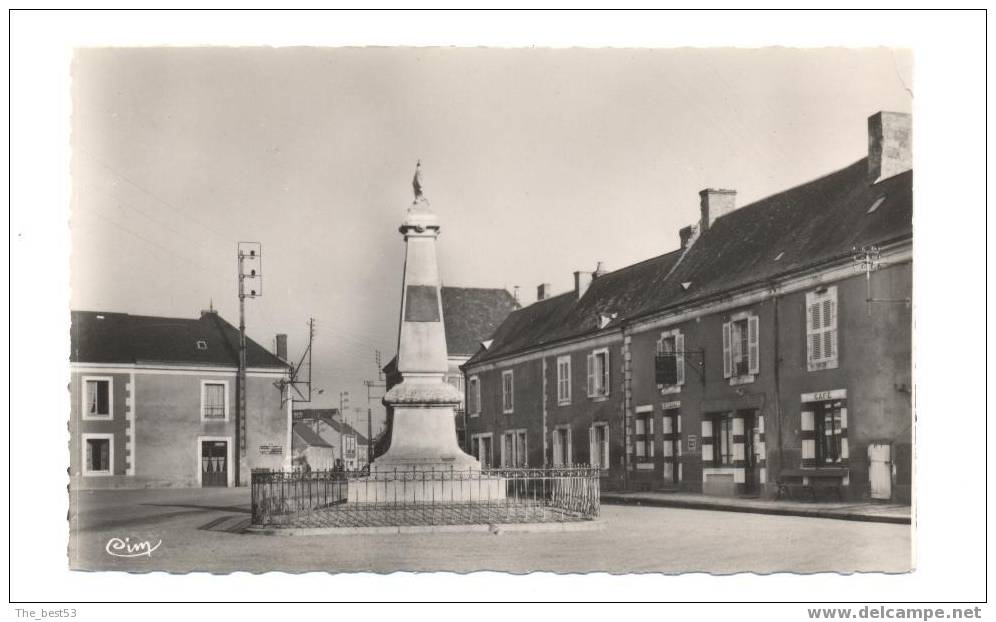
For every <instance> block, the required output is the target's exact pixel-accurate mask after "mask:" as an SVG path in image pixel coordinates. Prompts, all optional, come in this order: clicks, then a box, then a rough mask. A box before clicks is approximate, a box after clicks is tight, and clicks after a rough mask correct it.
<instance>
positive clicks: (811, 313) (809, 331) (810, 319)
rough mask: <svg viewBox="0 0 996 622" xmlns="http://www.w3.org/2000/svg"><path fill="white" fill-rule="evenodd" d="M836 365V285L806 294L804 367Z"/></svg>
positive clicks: (811, 369)
mask: <svg viewBox="0 0 996 622" xmlns="http://www.w3.org/2000/svg"><path fill="white" fill-rule="evenodd" d="M835 367H837V287H836V286H834V287H828V288H826V289H824V290H821V291H816V292H809V293H808V294H806V368H807V369H808V370H809V371H816V370H820V369H833V368H835Z"/></svg>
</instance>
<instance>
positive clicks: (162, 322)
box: [69, 311, 288, 368]
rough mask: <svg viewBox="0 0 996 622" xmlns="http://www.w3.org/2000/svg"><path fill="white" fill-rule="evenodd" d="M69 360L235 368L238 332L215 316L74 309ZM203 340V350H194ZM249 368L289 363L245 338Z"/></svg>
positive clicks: (236, 365)
mask: <svg viewBox="0 0 996 622" xmlns="http://www.w3.org/2000/svg"><path fill="white" fill-rule="evenodd" d="M71 319H72V325H71V327H70V356H69V358H70V360H71V361H73V362H81V363H120V364H129V365H130V364H136V363H161V364H173V365H177V364H182V365H199V366H219V367H238V365H239V331H238V329H237V328H235V327H234V326H232V325H231V324H229V323H228V322H226V321H225V320H224V319H223V318H222V317H221V316H220V315H218V314H217V313H213V312H204V313H202V314H201V317H199V318H194V319H190V318H170V317H155V316H147V315H131V314H128V313H109V312H105V311H73V312H72V313H71ZM199 341H200V342H203V345H204V346H205V347H204V349H200V348H198V342H199ZM246 364H247V366H248V367H250V368H253V367H255V368H259V367H263V368H267V367H272V368H287V367H288V364H287V363H286V362H284V361H282V360H280V359H279V358H277V356H276V355H275V354H273V353H271V352H269V351H268V350H267V349H266V348H264V347H263V346H261V345H259V344H258V343H256V342H255V341H253V340H252V339H249V338H246Z"/></svg>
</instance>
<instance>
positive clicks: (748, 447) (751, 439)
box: [738, 410, 761, 495]
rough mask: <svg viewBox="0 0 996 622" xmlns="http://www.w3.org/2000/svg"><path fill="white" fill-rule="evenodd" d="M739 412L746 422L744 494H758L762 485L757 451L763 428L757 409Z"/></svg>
mask: <svg viewBox="0 0 996 622" xmlns="http://www.w3.org/2000/svg"><path fill="white" fill-rule="evenodd" d="M738 414H739V416H740V417H741V418H743V422H744V494H747V495H756V494H758V491H759V490H760V487H761V479H760V478H761V472H760V469H759V468H758V462H759V460H758V458H759V456H758V453H757V452H758V449H759V448H760V442H759V440H760V438H761V429H760V426H759V425H758V421H757V413H756V412H755V411H753V410H742V411H740V412H739V413H738Z"/></svg>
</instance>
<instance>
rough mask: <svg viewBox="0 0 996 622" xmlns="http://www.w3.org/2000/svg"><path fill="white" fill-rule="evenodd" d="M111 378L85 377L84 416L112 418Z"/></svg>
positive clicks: (86, 417) (88, 417) (89, 417)
mask: <svg viewBox="0 0 996 622" xmlns="http://www.w3.org/2000/svg"><path fill="white" fill-rule="evenodd" d="M111 401H112V393H111V379H110V378H93V377H90V378H84V379H83V418H84V419H110V418H111V416H112V414H111V413H112V410H111Z"/></svg>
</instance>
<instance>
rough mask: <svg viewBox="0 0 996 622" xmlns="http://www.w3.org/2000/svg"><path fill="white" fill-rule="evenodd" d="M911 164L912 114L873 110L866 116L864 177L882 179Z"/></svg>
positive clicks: (896, 173)
mask: <svg viewBox="0 0 996 622" xmlns="http://www.w3.org/2000/svg"><path fill="white" fill-rule="evenodd" d="M912 168H913V116H912V115H909V114H906V113H904V112H886V111H882V112H876V113H875V114H873V115H872V116H870V117H868V180H869V182H871V183H873V184H876V183H878V182H880V181H882V180H883V179H888V178H890V177H892V176H894V175H898V174H900V173H905V172H906V171H908V170H910V169H912Z"/></svg>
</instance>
